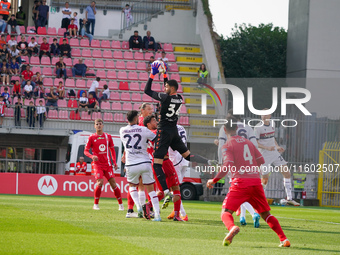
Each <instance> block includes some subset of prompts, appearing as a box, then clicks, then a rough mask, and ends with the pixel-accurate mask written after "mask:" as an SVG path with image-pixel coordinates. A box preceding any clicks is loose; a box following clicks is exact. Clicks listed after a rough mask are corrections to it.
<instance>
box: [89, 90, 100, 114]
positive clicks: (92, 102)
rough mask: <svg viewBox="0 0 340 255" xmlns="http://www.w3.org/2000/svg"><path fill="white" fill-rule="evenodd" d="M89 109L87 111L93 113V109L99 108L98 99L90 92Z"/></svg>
mask: <svg viewBox="0 0 340 255" xmlns="http://www.w3.org/2000/svg"><path fill="white" fill-rule="evenodd" d="M88 108H89V111H88V112H87V113H88V114H91V111H93V110H92V109H99V104H98V101H97V100H96V99H95V98H93V94H90V93H89V104H88Z"/></svg>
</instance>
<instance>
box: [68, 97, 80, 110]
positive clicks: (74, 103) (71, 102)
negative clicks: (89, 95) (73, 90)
mask: <svg viewBox="0 0 340 255" xmlns="http://www.w3.org/2000/svg"><path fill="white" fill-rule="evenodd" d="M67 107H68V108H78V102H77V100H71V99H70V100H68V102H67Z"/></svg>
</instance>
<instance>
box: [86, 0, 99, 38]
mask: <svg viewBox="0 0 340 255" xmlns="http://www.w3.org/2000/svg"><path fill="white" fill-rule="evenodd" d="M96 14H97V9H96V2H95V1H92V2H91V5H89V6H87V7H86V10H85V18H86V19H87V21H88V23H87V24H86V32H87V33H89V34H90V24H91V35H94V26H95V24H96Z"/></svg>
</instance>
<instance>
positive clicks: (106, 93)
mask: <svg viewBox="0 0 340 255" xmlns="http://www.w3.org/2000/svg"><path fill="white" fill-rule="evenodd" d="M108 99H110V90H109V87H108V86H107V85H106V84H105V85H104V91H103V95H102V96H101V97H100V98H99V100H98V102H99V106H101V103H102V101H103V100H104V101H106V100H108Z"/></svg>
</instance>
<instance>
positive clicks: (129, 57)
mask: <svg viewBox="0 0 340 255" xmlns="http://www.w3.org/2000/svg"><path fill="white" fill-rule="evenodd" d="M124 59H126V60H133V53H132V52H131V51H125V52H124Z"/></svg>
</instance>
